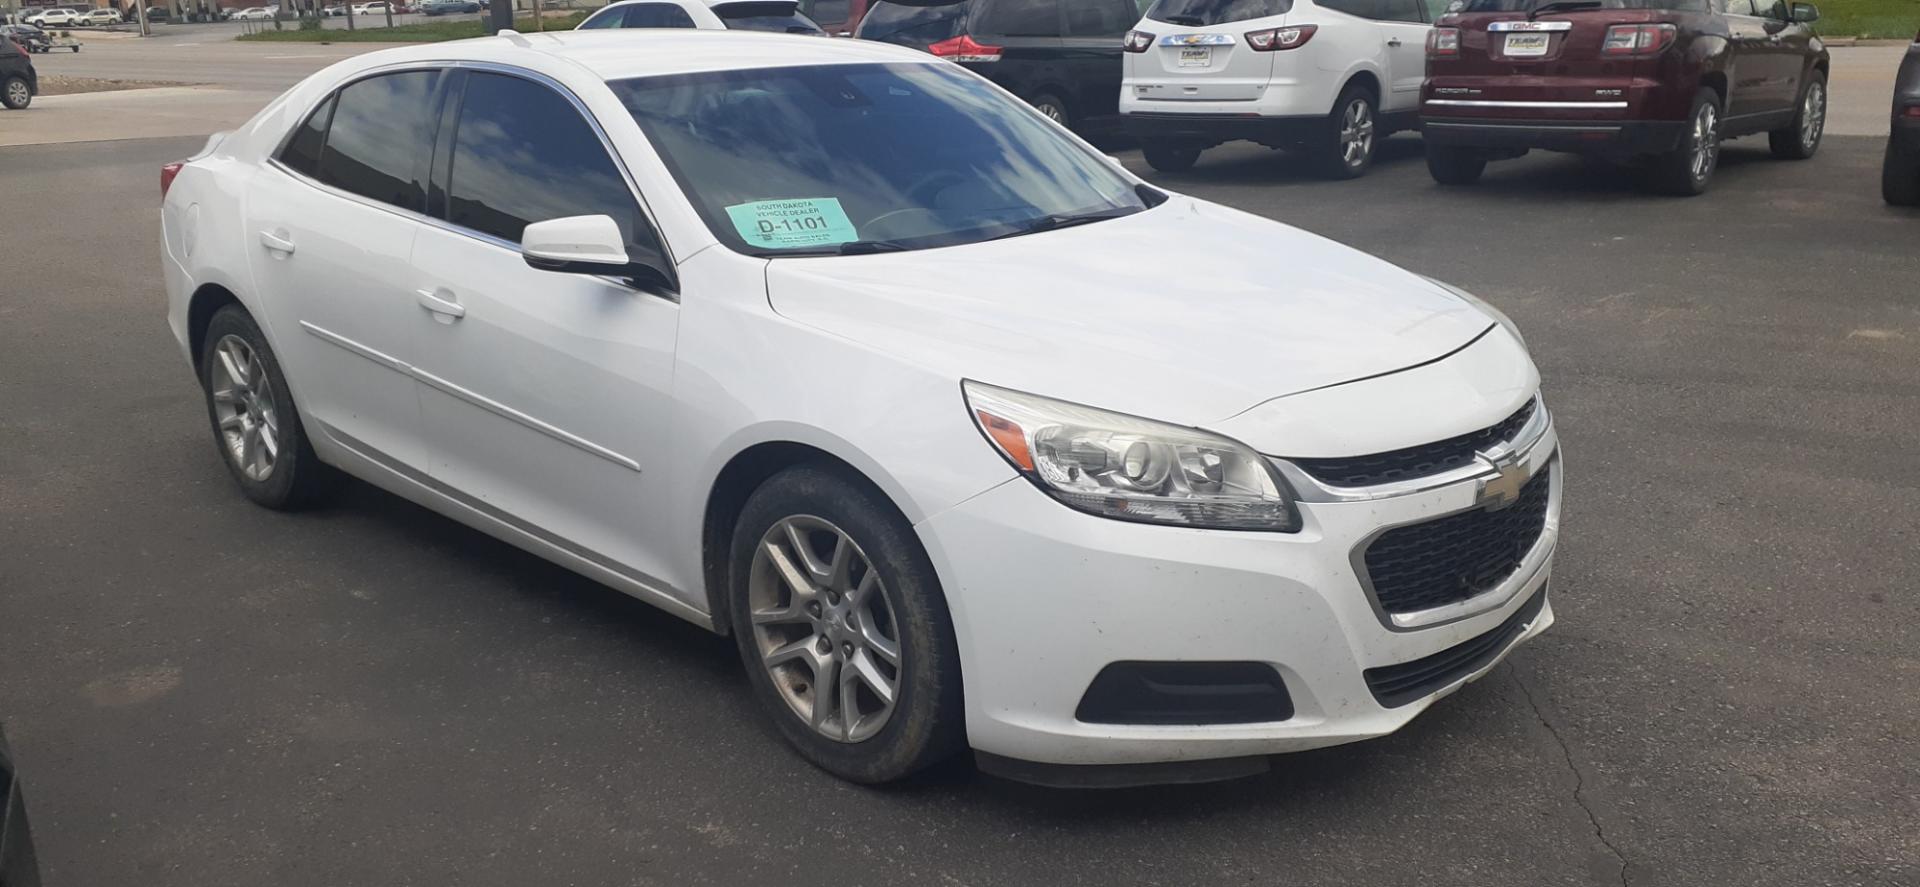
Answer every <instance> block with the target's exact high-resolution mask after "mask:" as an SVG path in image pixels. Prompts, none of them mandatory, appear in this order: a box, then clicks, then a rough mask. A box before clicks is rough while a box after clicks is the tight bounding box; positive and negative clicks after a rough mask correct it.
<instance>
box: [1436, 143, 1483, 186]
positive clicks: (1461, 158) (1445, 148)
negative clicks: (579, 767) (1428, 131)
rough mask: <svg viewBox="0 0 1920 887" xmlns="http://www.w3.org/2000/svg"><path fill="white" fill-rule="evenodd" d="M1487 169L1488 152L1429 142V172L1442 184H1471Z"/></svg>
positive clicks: (1478, 179)
mask: <svg viewBox="0 0 1920 887" xmlns="http://www.w3.org/2000/svg"><path fill="white" fill-rule="evenodd" d="M1486 171H1487V152H1485V151H1482V150H1480V149H1478V148H1461V147H1457V146H1454V145H1435V144H1432V143H1431V142H1429V143H1428V144H1427V172H1428V173H1429V174H1431V175H1432V176H1433V180H1434V181H1436V182H1439V183H1440V184H1442V185H1471V184H1473V183H1474V182H1477V181H1480V174H1481V173H1484V172H1486Z"/></svg>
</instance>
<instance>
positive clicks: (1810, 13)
mask: <svg viewBox="0 0 1920 887" xmlns="http://www.w3.org/2000/svg"><path fill="white" fill-rule="evenodd" d="M1791 17H1792V19H1793V20H1794V21H1795V22H1797V23H1799V24H1803V25H1811V24H1813V23H1814V22H1817V21H1819V20H1820V7H1818V6H1815V5H1813V4H1811V3H1795V4H1793V12H1792V15H1791Z"/></svg>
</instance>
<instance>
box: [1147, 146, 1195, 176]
mask: <svg viewBox="0 0 1920 887" xmlns="http://www.w3.org/2000/svg"><path fill="white" fill-rule="evenodd" d="M1140 153H1141V154H1144V155H1146V158H1147V165H1148V166H1151V167H1153V168H1154V169H1155V170H1157V171H1159V172H1186V171H1187V170H1190V169H1192V168H1193V164H1194V163H1195V162H1196V161H1198V160H1199V159H1200V146H1199V145H1186V144H1181V143H1178V142H1148V143H1147V144H1145V145H1142V146H1141V148H1140Z"/></svg>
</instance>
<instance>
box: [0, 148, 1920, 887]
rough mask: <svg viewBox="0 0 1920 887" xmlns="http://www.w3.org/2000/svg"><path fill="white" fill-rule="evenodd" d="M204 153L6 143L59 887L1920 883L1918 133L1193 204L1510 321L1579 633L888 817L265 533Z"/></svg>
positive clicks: (671, 634)
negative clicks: (188, 272)
mask: <svg viewBox="0 0 1920 887" xmlns="http://www.w3.org/2000/svg"><path fill="white" fill-rule="evenodd" d="M29 113H31V112H29ZM0 122H4V121H3V120H0ZM200 142H201V139H199V138H174V139H133V140H123V141H112V142H92V143H85V144H66V145H37V146H27V147H11V148H0V204H4V205H5V207H6V212H5V215H4V216H0V218H4V219H5V221H4V223H0V224H3V225H4V234H5V241H6V243H7V248H6V249H5V250H0V281H3V282H4V283H0V717H4V718H5V719H6V724H7V735H8V738H9V740H10V741H11V743H12V745H13V747H14V751H15V752H16V756H17V758H18V763H19V764H20V766H21V768H22V770H23V772H24V775H25V778H26V780H27V791H28V800H29V803H30V805H31V809H32V813H33V816H34V824H35V826H36V828H37V830H38V839H39V845H40V856H41V860H42V865H43V866H44V867H45V869H46V876H47V878H46V880H47V883H48V885H49V887H67V885H95V884H141V885H154V887H158V885H176V884H177V885H196V887H206V885H229V884H231V885H248V887H256V885H260V884H276V885H304V884H315V885H319V884H381V885H405V884H423V885H424V884H430V885H444V884H516V885H519V884H542V885H564V884H581V885H586V884H594V885H599V884H675V885H678V884H728V885H732V884H743V883H749V882H751V883H782V884H790V885H796V887H805V885H816V884H817V885H834V887H850V885H870V884H871V885H891V884H908V883H912V884H934V885H939V884H958V885H998V884H1010V885H1022V884H1040V883H1044V884H1048V885H1053V887H1066V885H1083V884H1084V885H1116V884H1165V885H1191V884H1313V885H1334V884H1368V885H1388V887H1391V885H1454V884H1459V885H1517V887H1519V885H1524V887H1541V885H1617V884H1625V883H1631V884H1634V885H1791V887H1804V885H1816V884H1844V885H1854V884H1858V885H1906V884H1915V883H1920V829H1917V828H1916V827H1915V823H1916V822H1920V740H1916V736H1915V732H1916V730H1915V728H1916V726H1917V725H1920V694H1915V693H1914V692H1913V689H1912V688H1913V687H1914V686H1915V682H1916V680H1920V628H1916V626H1920V602H1917V601H1916V598H1915V596H1914V595H1913V593H1912V584H1913V578H1914V577H1915V576H1920V545H1916V543H1917V542H1920V480H1917V479H1916V478H1920V471H1916V468H1920V459H1917V457H1916V456H1915V453H1916V452H1920V369H1916V368H1917V367H1920V301H1916V299H1915V292H1916V288H1915V286H1914V281H1915V279H1916V275H1917V274H1920V248H1917V246H1920V215H1916V214H1915V213H1913V212H1903V211H1894V210H1889V209H1887V208H1885V207H1883V206H1882V205H1881V204H1880V202H1879V200H1878V196H1877V191H1876V188H1877V183H1878V178H1877V176H1878V162H1879V152H1880V149H1881V144H1882V142H1881V140H1880V139H1877V138H1870V137H1845V136H1836V137H1831V138H1829V140H1828V142H1827V144H1826V145H1825V146H1824V147H1823V148H1822V149H1821V152H1820V154H1819V155H1818V156H1817V157H1815V158H1814V159H1813V160H1810V161H1807V162H1800V163H1794V162H1783V161H1776V160H1773V159H1771V158H1770V157H1768V156H1767V154H1766V151H1765V143H1764V141H1763V140H1754V139H1747V140H1742V141H1740V142H1735V143H1732V144H1731V145H1729V147H1728V148H1727V150H1726V151H1725V152H1724V156H1723V161H1722V163H1723V168H1722V170H1721V173H1720V176H1719V178H1718V179H1717V181H1716V183H1715V186H1714V190H1713V191H1712V192H1711V193H1709V194H1708V195H1706V196H1704V197H1701V198H1697V199H1685V200H1680V199H1671V198H1658V197H1652V196H1647V195H1645V194H1643V193H1641V192H1640V191H1638V190H1637V189H1635V188H1634V187H1633V183H1632V180H1631V177H1630V176H1629V175H1627V174H1624V173H1621V172H1618V171H1615V170H1611V169H1607V168H1597V167H1592V166H1589V165H1587V164H1584V163H1582V162H1581V161H1579V160H1576V159H1572V158H1566V157H1559V156H1554V155H1537V154H1536V155H1533V156H1529V157H1527V158H1525V159H1522V160H1517V161H1511V162H1507V163H1501V164H1496V165H1494V166H1493V167H1491V168H1490V169H1489V171H1488V174H1487V177H1486V179H1485V180H1484V182H1483V183H1482V184H1481V185H1480V186H1478V187H1475V188H1467V189H1442V188H1439V187H1436V186H1435V185H1433V184H1432V183H1431V181H1430V180H1429V179H1428V176H1427V174H1426V171H1425V169H1424V168H1423V166H1422V164H1421V162H1420V160H1419V141H1418V139H1417V138H1412V137H1407V136H1402V137H1398V138H1395V139H1392V140H1390V141H1388V142H1387V143H1386V144H1385V145H1384V149H1383V158H1382V160H1381V162H1380V164H1379V165H1378V166H1377V167H1376V169H1375V170H1374V172H1373V173H1372V174H1371V175H1369V176H1368V177H1366V178H1364V179H1361V180H1358V181H1353V182H1340V183H1334V182H1323V181H1318V180H1316V179H1314V178H1312V177H1311V176H1310V175H1309V174H1308V173H1307V172H1306V170H1305V169H1304V167H1303V166H1302V165H1301V164H1298V163H1296V162H1294V161H1292V160H1291V159H1290V158H1287V157H1286V156H1284V155H1280V154H1276V153H1273V152H1268V151H1264V150H1260V149H1255V148H1228V149H1222V150H1219V151H1216V152H1210V153H1209V154H1208V155H1207V156H1205V157H1203V158H1202V160H1201V163H1200V165H1199V166H1198V167H1197V168H1196V169H1195V170H1193V171H1192V172H1190V173H1185V174H1181V175H1177V176H1173V175H1168V176H1160V175H1155V176H1153V177H1152V178H1154V180H1155V181H1157V182H1159V183H1161V184H1163V185H1165V186H1166V187H1169V188H1173V189H1176V190H1180V191H1185V192H1188V193H1192V194H1195V195H1197V196H1201V197H1205V198H1209V199H1214V200H1218V201H1221V202H1224V203H1227V204H1230V205H1233V206H1237V207H1240V208H1242V209H1246V210H1249V211H1252V212H1256V213H1260V214H1263V215H1267V216H1271V217H1274V218H1277V219H1280V220H1282V221H1287V222H1290V223H1293V224H1297V225H1300V226H1302V227H1304V228H1307V229H1309V230H1312V231H1315V232H1318V233H1320V234H1323V235H1325V236H1328V237H1331V238H1333V239H1336V240H1339V241H1342V242H1345V243H1348V244H1351V245H1354V246H1356V247H1359V248H1362V249H1366V250H1368V251H1371V252H1373V253H1376V254H1378V255H1380V256H1382V257H1384V258H1386V259H1388V260H1390V261H1394V262H1396V263H1399V264H1401V265H1403V266H1405V267H1408V268H1411V269H1413V270H1416V271H1419V272H1422V273H1426V274H1430V275H1433V276H1436V277H1439V278H1442V279H1446V280H1449V281H1451V282H1454V283H1457V284H1459V285H1462V286H1464V287H1466V288H1468V289H1470V290H1473V291H1475V292H1477V293H1478V294H1480V295H1481V296H1483V297H1485V298H1487V299H1488V300H1489V301H1491V302H1493V303H1494V304H1496V305H1498V306H1500V307H1501V308H1503V309H1505V310H1506V311H1507V312H1508V313H1509V314H1511V315H1512V316H1513V317H1514V319H1515V320H1516V321H1517V322H1518V323H1519V324H1520V325H1521V326H1522V328H1523V329H1524V330H1525V332H1526V335H1527V338H1528V341H1529V342H1530V343H1531V345H1532V348H1533V351H1534V353H1535V358H1536V360H1537V361H1538V363H1539V365H1540V368H1541V372H1542V374H1543V376H1544V379H1545V390H1546V396H1547V399H1548V403H1549V404H1550V405H1551V406H1552V407H1553V408H1554V409H1555V411H1556V415H1557V421H1558V422H1559V427H1560V429H1561V434H1562V439H1563V442H1564V445H1565V448H1566V450H1565V451H1566V456H1565V458H1566V464H1567V493H1566V503H1567V504H1566V512H1565V532H1564V536H1563V538H1562V544H1561V548H1560V553H1559V562H1558V571H1557V573H1556V575H1555V578H1554V582H1553V588H1554V596H1555V608H1556V611H1557V613H1558V615H1559V620H1560V621H1559V623H1558V624H1557V625H1556V626H1555V627H1554V628H1553V629H1552V630H1551V631H1550V632H1548V633H1547V634H1545V635H1543V636H1542V637H1540V638H1539V639H1538V640H1536V641H1535V642H1533V643H1531V644H1529V645H1527V646H1525V647H1523V648H1521V649H1520V650H1519V651H1517V652H1516V653H1515V654H1514V656H1513V658H1512V659H1511V660H1510V661H1509V664H1507V665H1504V666H1502V667H1501V668H1499V669H1498V670H1496V671H1495V672H1494V673H1493V674H1491V675H1490V676H1489V677H1488V678H1487V679H1485V680H1483V681H1481V682H1480V683H1478V684H1475V685H1472V686H1470V687H1468V688H1466V689H1465V690H1463V691H1462V692H1460V693H1459V694H1457V695H1455V696H1453V697H1451V698H1449V699H1447V700H1445V701H1443V702H1442V703H1441V704H1439V705H1438V706H1436V707H1435V708H1434V709H1432V710H1431V711H1429V712H1428V713H1427V714H1426V715H1424V716H1423V717H1421V718H1420V719H1418V720H1416V721H1415V722H1414V723H1413V724H1412V725H1410V726H1409V727H1408V728H1407V729H1405V730H1403V731H1401V732H1400V733H1398V734H1395V735H1393V736H1390V737H1387V738H1385V739H1381V740H1377V741H1373V742H1369V743H1362V744H1357V745H1353V746H1347V747H1342V748H1336V749H1329V750H1325V751H1320V752H1313V753H1308V754H1303V755H1297V756H1292V757H1284V758H1279V759H1277V760H1276V761H1275V769H1274V772H1273V773H1272V774H1271V775H1269V776H1266V777H1263V778H1258V779H1253V780H1248V781H1242V782H1237V783H1230V784H1223V785H1213V786H1198V787H1183V788H1167V789H1154V790H1138V791H1127V792H1120V793H1074V792H1058V791H1047V790H1039V789H1033V788H1028V787H1023V786H1019V785H1014V784H1010V783H1005V782H1001V781H998V780H995V779H992V778H989V777H985V776H981V775H979V774H977V773H976V772H974V771H973V770H972V769H971V768H970V767H969V766H968V765H967V764H966V763H965V762H964V761H963V762H958V763H956V764H954V765H952V766H949V767H946V768H943V769H940V770H938V771H936V772H934V773H931V774H928V775H927V776H926V777H925V778H922V779H919V780H917V781H915V782H913V783H912V784H909V785H906V786H901V787H895V788H888V789H866V788H858V787H854V786H850V785H846V784H844V783H841V782H838V781H836V780H834V779H832V778H831V777H828V776H826V775H825V774H822V773H820V772H818V771H815V770H813V769H812V768H810V767H809V766H807V765H806V764H805V763H803V762H802V761H800V760H799V759H798V758H797V757H795V756H794V755H793V754H791V753H790V752H788V751H787V750H786V749H785V747H783V746H782V745H781V743H780V742H779V740H778V738H777V737H776V736H775V735H774V733H773V731H772V730H771V729H769V728H768V727H767V726H766V725H765V724H763V723H762V721H761V718H760V716H759V714H758V712H757V710H756V709H755V707H754V705H753V703H752V700H751V699H750V698H749V695H748V686H747V683H746V681H745V679H744V677H743V675H742V674H741V672H740V670H739V667H738V664H737V661H736V659H735V658H734V654H733V651H732V648H731V647H730V645H729V644H728V642H726V641H724V640H720V639H717V638H713V637H711V636H708V635H706V634H703V633H702V632H701V631H700V630H698V629H697V628H694V627H693V626H691V625H688V624H686V623H684V622H682V621H680V620H678V619H676V618H674V617H672V616H669V615H667V614H665V613H662V612H658V611H655V610H653V609H650V608H648V607H647V606H645V605H643V604H639V603H637V602H633V601H630V600H628V599H626V598H624V597H622V596H620V595H619V594H617V593H615V592H612V591H609V590H607V589H605V588H603V587H600V586H597V585H595V584H593V583H591V582H589V581H587V580H584V579H581V578H579V577H577V576H574V575H571V574H569V573H567V572H566V571H564V570H561V569H559V568H557V567H553V566H550V565H548V564H546V563H544V562H542V561H539V560H537V559H535V558H533V557H531V556H529V555H526V554H523V553H520V552H518V551H516V550H514V549H512V548H510V547H508V546H506V545H504V544H501V543H498V542H495V541H493V540H491V539H489V538H487V537H484V536H482V535H479V534H477V533H474V532H472V531H469V530H466V529H464V528H462V527H460V526H457V525H455V524H453V523H451V522H449V521H447V520H444V519H442V518H439V517H437V516H435V515H433V514H430V513H428V512H426V511H424V510H422V509H420V508H417V507H415V506H412V505H409V504H407V503H405V502H403V501H400V500H398V499H395V498H394V497H391V496H389V495H386V494H384V493H380V492H378V491H375V490H373V489H371V488H368V487H366V486H364V485H358V486H355V487H354V488H353V489H352V490H351V492H350V494H349V495H348V496H347V497H346V498H345V500H344V501H342V502H341V503H339V504H338V505H336V506H334V507H332V508H330V509H327V510H324V511H320V512H316V513H311V514H305V515H282V514H276V513H272V512H267V511H263V510H261V509H259V508H256V507H254V506H252V505H250V504H249V503H248V502H247V501H246V500H245V499H244V498H243V497H241V496H240V495H239V493H238V492H237V491H236V490H235V489H234V488H233V485H232V483H231V481H230V480H229V479H228V477H227V475H226V473H225V471H224V469H223V468H222V466H221V463H220V461H219V457H218V455H217V454H216V452H215V449H214V446H213V444H212V442H211V435H210V433H209V431H208V428H207V422H206V419H205V413H204V409H203V407H202V404H201V400H200V397H199V394H198V392H197V390H196V388H195V385H194V383H193V380H192V378H191V376H190V373H189V371H188V370H187V368H186V365H185V363H184V361H183V359H182V358H181V356H180V355H179V353H178V351H177V350H176V348H175V346H174V344H173V342H172V340H171V338H170V337H169V334H168V332H167V329H166V325H165V321H164V317H163V309H164V297H163V293H162V290H161V287H160V283H159V280H158V276H157V274H158V270H157V269H158V267H159V261H160V260H159V254H158V245H157V233H156V232H157V224H158V209H157V204H158V194H157V189H156V180H157V176H158V168H159V165H160V164H161V163H162V162H164V161H167V160H170V159H174V158H177V157H180V156H182V155H184V154H186V153H189V152H191V151H192V150H193V149H194V148H197V147H198V146H199V144H200ZM1123 159H1125V160H1126V161H1127V162H1128V163H1129V164H1130V165H1133V166H1134V167H1135V168H1141V167H1140V166H1139V162H1138V159H1137V157H1136V156H1134V155H1132V154H1127V155H1123ZM1290 260H1291V257H1289V256H1286V255H1275V256H1274V257H1273V268H1272V272H1273V276H1274V280H1275V282H1276V285H1284V281H1285V279H1286V276H1287V273H1288V264H1289V261H1290ZM1204 261H1205V257H1204V256H1167V257H1160V258H1158V259H1157V260H1150V259H1148V258H1147V257H1143V258H1142V265H1141V273H1142V274H1143V275H1147V276H1151V277H1153V278H1155V279H1159V280H1163V281H1165V282H1166V283H1167V285H1169V286H1177V285H1178V281H1179V280H1180V279H1181V269H1182V268H1183V267H1185V266H1187V265H1188V264H1189V263H1203V262H1204ZM981 284H982V286H983V287H989V288H990V287H991V275H990V273H987V272H984V271H983V274H982V277H981ZM1195 298H1204V294H1203V293H1201V294H1195ZM1150 321H1151V319H1144V320H1143V322H1150ZM1436 408H1444V405H1436ZM1181 593H1196V594H1197V593H1204V590H1203V589H1193V590H1182V591H1181ZM1178 597H1179V595H1178V594H1175V595H1172V596H1171V597H1170V601H1169V605H1171V606H1178V605H1179V601H1178Z"/></svg>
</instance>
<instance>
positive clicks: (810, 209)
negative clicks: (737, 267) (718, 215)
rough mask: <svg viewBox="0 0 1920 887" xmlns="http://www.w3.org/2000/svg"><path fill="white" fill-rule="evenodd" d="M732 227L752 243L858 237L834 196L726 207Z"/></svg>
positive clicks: (818, 242) (826, 242)
mask: <svg viewBox="0 0 1920 887" xmlns="http://www.w3.org/2000/svg"><path fill="white" fill-rule="evenodd" d="M727 218H729V219H731V220H733V230H735V231H738V232H740V236H741V237H742V238H744V239H745V240H746V241H747V242H748V243H750V244H753V245H754V246H766V247H772V248H774V249H785V248H787V247H795V246H832V245H834V244H837V243H846V242H847V241H850V240H859V239H860V236H859V235H858V234H855V233H854V232H853V222H851V221H848V220H847V211H846V210H843V209H841V208H840V200H839V198H836V197H796V198H794V199H792V200H756V201H754V202H753V203H738V204H734V205H733V206H729V207H727Z"/></svg>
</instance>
